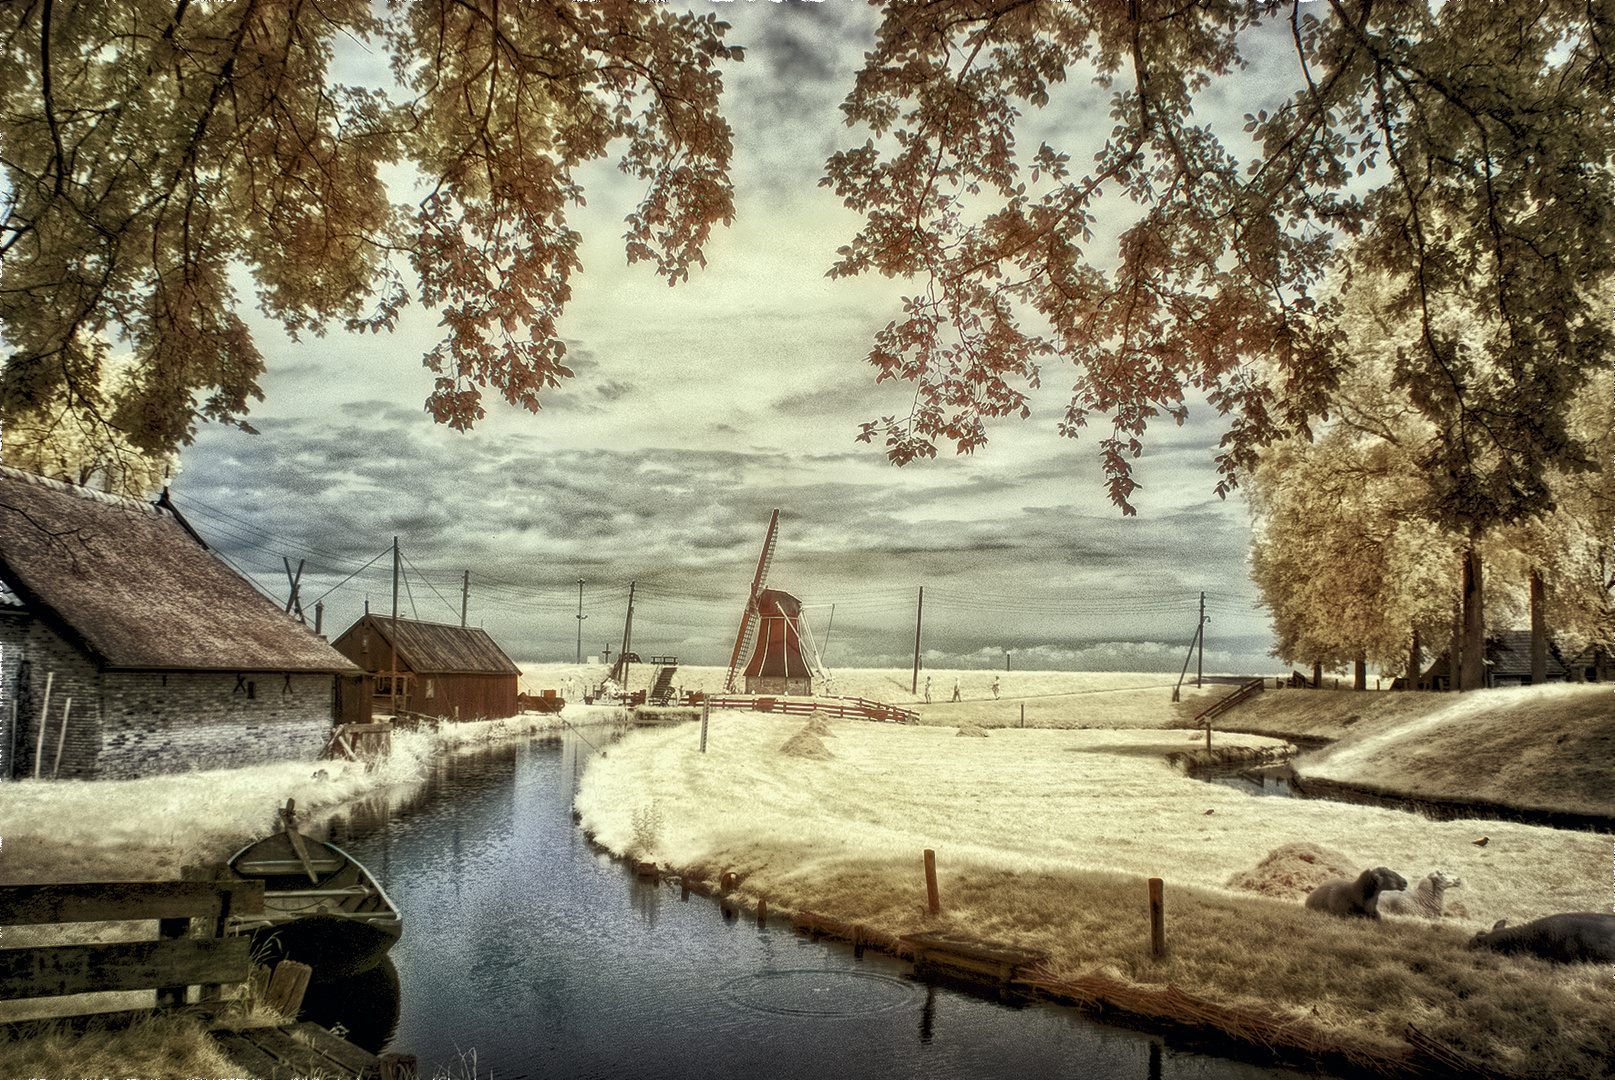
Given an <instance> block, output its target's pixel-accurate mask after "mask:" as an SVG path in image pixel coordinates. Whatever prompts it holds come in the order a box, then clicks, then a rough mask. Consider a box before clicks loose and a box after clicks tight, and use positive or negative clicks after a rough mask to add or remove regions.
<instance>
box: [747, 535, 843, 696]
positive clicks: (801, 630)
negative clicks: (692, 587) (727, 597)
mask: <svg viewBox="0 0 1615 1080" xmlns="http://www.w3.org/2000/svg"><path fill="white" fill-rule="evenodd" d="M778 537H779V511H778V510H775V511H774V516H773V517H771V518H770V519H769V521H768V536H767V538H766V539H764V540H763V553H762V556H761V557H760V558H759V559H758V560H757V573H756V575H755V576H753V577H752V579H751V595H750V596H748V597H747V598H746V610H745V613H744V614H743V615H742V616H741V619H740V633H739V634H737V635H736V636H735V651H734V654H733V655H732V656H730V658H729V676H728V678H727V679H726V680H725V681H724V692H725V693H732V692H733V691H734V689H735V675H736V673H737V672H738V671H739V669H740V660H741V657H743V656H745V655H746V654H747V653H748V652H749V653H750V654H751V660H750V662H749V663H747V664H746V669H745V675H746V693H748V694H803V695H806V694H811V693H813V677H814V676H815V675H817V676H819V677H820V678H821V679H825V678H828V675H827V673H826V672H825V671H824V666H823V664H822V663H821V662H820V660H819V650H818V646H817V645H816V644H815V643H814V641H813V631H812V630H811V629H809V627H808V623H807V618H806V617H805V616H804V615H803V614H802V601H800V600H798V599H797V598H796V597H794V596H792V595H791V594H790V593H788V592H782V591H780V590H779V589H770V588H767V587H766V586H767V582H768V567H769V564H770V563H772V562H773V561H774V543H775V541H776V540H777V539H778Z"/></svg>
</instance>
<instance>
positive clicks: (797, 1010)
mask: <svg viewBox="0 0 1615 1080" xmlns="http://www.w3.org/2000/svg"><path fill="white" fill-rule="evenodd" d="M723 993H724V996H725V997H727V998H728V999H729V1000H730V1001H731V1002H733V1003H734V1004H736V1005H738V1006H740V1007H741V1008H743V1009H751V1010H754V1011H756V1012H765V1013H775V1014H781V1015H785V1016H841V1017H850V1016H867V1015H869V1014H870V1013H876V1012H885V1011H886V1010H888V1009H896V1008H901V1007H902V1006H905V1005H910V1004H912V1003H913V1002H915V1001H916V1000H918V999H919V998H922V997H924V996H925V992H924V990H923V989H922V988H921V987H920V986H919V985H918V984H916V983H914V982H911V981H909V980H907V979H899V978H896V977H894V976H891V975H877V974H874V973H871V972H865V971H826V970H824V969H822V968H795V969H789V970H785V971H759V972H755V973H754V974H751V975H743V976H741V977H740V978H738V979H733V980H731V981H729V982H727V983H725V984H724V986H723Z"/></svg>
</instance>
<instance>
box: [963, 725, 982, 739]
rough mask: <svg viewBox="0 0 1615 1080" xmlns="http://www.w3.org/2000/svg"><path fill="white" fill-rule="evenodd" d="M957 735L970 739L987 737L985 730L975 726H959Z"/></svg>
mask: <svg viewBox="0 0 1615 1080" xmlns="http://www.w3.org/2000/svg"><path fill="white" fill-rule="evenodd" d="M959 734H960V735H967V736H969V737H970V738H972V739H985V738H986V737H987V729H986V728H979V727H977V726H976V725H975V724H961V725H960V726H959Z"/></svg>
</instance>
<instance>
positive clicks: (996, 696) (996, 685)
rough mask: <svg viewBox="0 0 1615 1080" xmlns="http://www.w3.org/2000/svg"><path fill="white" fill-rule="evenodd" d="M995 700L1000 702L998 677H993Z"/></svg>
mask: <svg viewBox="0 0 1615 1080" xmlns="http://www.w3.org/2000/svg"><path fill="white" fill-rule="evenodd" d="M993 700H994V701H997V700H998V676H997V675H994V676H993Z"/></svg>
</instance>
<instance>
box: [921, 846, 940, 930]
mask: <svg viewBox="0 0 1615 1080" xmlns="http://www.w3.org/2000/svg"><path fill="white" fill-rule="evenodd" d="M925 902H926V904H927V905H928V906H929V907H930V910H931V914H932V915H936V914H939V913H941V911H942V902H941V901H940V900H939V899H938V898H937V892H936V852H934V851H932V850H931V849H930V848H926V849H925Z"/></svg>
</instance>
